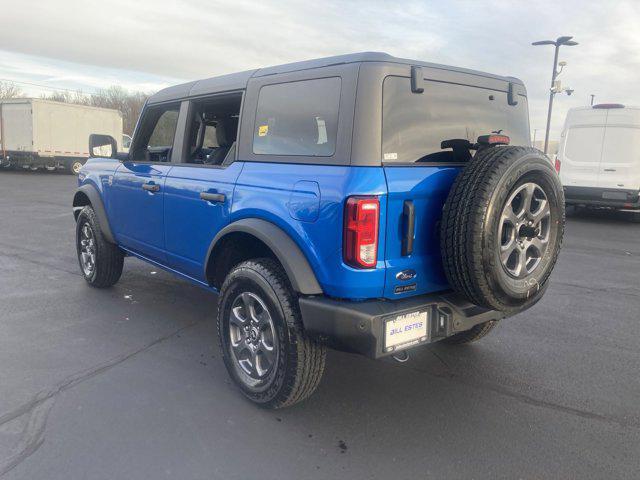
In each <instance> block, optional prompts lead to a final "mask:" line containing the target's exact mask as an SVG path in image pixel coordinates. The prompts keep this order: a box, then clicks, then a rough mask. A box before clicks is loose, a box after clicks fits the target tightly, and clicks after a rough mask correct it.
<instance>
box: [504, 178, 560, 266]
mask: <svg viewBox="0 0 640 480" xmlns="http://www.w3.org/2000/svg"><path fill="white" fill-rule="evenodd" d="M550 227H551V210H550V207H549V199H548V198H547V194H546V193H545V191H544V190H543V188H542V187H541V186H540V185H538V184H537V183H534V182H527V183H524V184H522V185H520V186H519V187H518V188H516V189H515V190H514V191H513V192H512V193H511V195H510V196H509V199H508V200H507V201H506V203H505V205H504V207H503V209H502V214H501V216H500V232H499V233H500V252H499V253H500V262H501V264H502V267H503V268H504V269H505V271H506V272H507V273H508V274H509V275H511V276H512V277H514V278H518V279H521V278H524V277H526V276H528V275H531V274H532V273H533V272H534V271H535V270H536V269H537V268H538V266H539V265H540V262H541V260H542V258H543V257H544V255H545V253H546V251H547V249H548V248H549V234H550V230H551V228H550Z"/></svg>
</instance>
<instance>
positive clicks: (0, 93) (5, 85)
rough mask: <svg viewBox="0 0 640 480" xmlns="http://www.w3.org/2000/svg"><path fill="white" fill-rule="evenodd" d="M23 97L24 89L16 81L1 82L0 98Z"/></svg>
mask: <svg viewBox="0 0 640 480" xmlns="http://www.w3.org/2000/svg"><path fill="white" fill-rule="evenodd" d="M20 97H22V90H21V89H20V87H18V86H17V85H16V84H15V83H12V82H0V100H6V99H8V98H20Z"/></svg>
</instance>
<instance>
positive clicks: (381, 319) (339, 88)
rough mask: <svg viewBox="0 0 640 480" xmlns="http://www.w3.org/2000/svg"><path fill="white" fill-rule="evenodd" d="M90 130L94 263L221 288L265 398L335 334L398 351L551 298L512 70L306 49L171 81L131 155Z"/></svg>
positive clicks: (306, 366) (310, 380) (303, 388)
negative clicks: (252, 66)
mask: <svg viewBox="0 0 640 480" xmlns="http://www.w3.org/2000/svg"><path fill="white" fill-rule="evenodd" d="M89 144H90V151H91V152H94V149H102V150H101V151H102V152H104V151H105V150H104V149H105V148H106V150H107V151H108V150H109V147H110V150H111V156H110V157H108V158H105V157H104V156H103V157H99V156H96V157H94V158H91V159H89V161H88V162H87V163H86V164H85V165H84V167H83V168H82V170H81V172H80V175H79V179H78V183H79V186H78V189H77V191H76V193H75V196H74V198H73V212H74V215H75V218H76V221H77V227H76V245H77V251H78V259H79V263H80V268H81V271H82V274H83V275H84V278H85V279H86V281H87V282H88V283H89V284H90V285H92V286H94V287H98V288H103V287H110V286H111V285H113V284H115V283H116V282H117V281H118V279H119V278H120V275H121V272H122V268H123V261H124V258H125V257H127V256H133V257H137V258H140V259H142V260H145V261H147V262H149V263H152V264H153V265H156V266H158V267H161V268H163V269H165V270H168V271H170V272H172V273H175V274H176V275H178V276H180V277H182V278H184V279H187V280H189V281H191V282H194V283H196V284H197V285H200V286H202V287H204V288H206V289H208V290H210V291H211V292H215V293H217V294H219V303H218V311H217V329H218V337H219V342H220V348H221V351H222V356H223V359H224V363H225V365H226V367H227V369H228V372H229V375H230V376H231V378H232V379H233V380H234V382H235V383H236V384H237V386H238V387H239V389H240V390H241V392H242V393H243V394H244V395H245V396H246V397H248V398H249V399H250V400H252V401H253V402H255V403H257V404H259V405H262V406H264V407H269V408H278V407H284V406H288V405H292V404H295V403H297V402H299V401H301V400H303V399H305V398H307V397H308V396H309V395H311V393H312V392H313V391H314V390H315V389H316V387H317V386H318V383H319V382H320V379H321V376H322V372H323V369H324V363H325V354H326V348H327V347H332V348H337V349H340V350H344V351H349V352H355V353H360V354H363V355H366V356H368V357H370V358H375V359H377V358H381V357H384V356H388V355H393V356H396V358H399V359H401V356H404V355H406V352H405V350H406V349H408V348H413V347H417V346H419V345H423V344H427V343H431V342H437V341H443V342H446V343H449V344H464V343H468V342H472V341H474V340H477V339H479V338H481V337H483V336H484V335H486V334H487V333H488V332H489V331H490V330H491V329H493V328H494V326H495V325H496V324H497V322H498V321H499V320H501V319H503V318H505V317H508V316H510V315H513V314H515V313H517V312H520V311H522V310H524V309H526V308H528V307H530V306H532V305H533V304H534V303H536V302H537V301H538V300H539V299H540V298H541V296H542V295H543V293H544V292H545V290H546V288H547V285H548V280H549V275H550V274H551V271H552V269H553V267H554V265H555V262H556V258H557V256H558V252H559V250H560V245H561V243H562V236H563V229H564V199H563V193H562V188H561V185H560V182H559V180H558V176H557V174H556V172H555V170H554V168H553V166H552V165H551V163H550V161H549V160H548V158H547V157H545V156H544V155H543V154H542V153H540V152H539V151H537V150H535V149H533V148H531V147H530V146H529V120H528V110H527V96H526V90H525V87H524V85H523V83H522V82H521V81H520V80H518V79H516V78H512V77H501V76H497V75H491V74H487V73H481V72H476V71H471V70H466V69H462V68H455V67H447V66H442V65H435V64H430V63H424V62H418V61H413V60H404V59H400V58H395V57H392V56H389V55H387V54H383V53H360V54H352V55H344V56H337V57H331V58H324V59H319V60H312V61H304V62H299V63H293V64H288V65H282V66H276V67H270V68H261V69H258V70H253V71H247V72H241V73H236V74H231V75H224V76H220V77H215V78H210V79H207V80H200V81H195V82H190V83H186V84H183V85H178V86H174V87H170V88H166V89H164V90H162V91H160V92H158V93H156V94H155V95H153V96H151V97H150V98H149V100H148V101H147V103H146V105H145V107H144V109H143V111H142V114H141V117H140V119H139V121H138V124H137V126H136V130H135V133H134V135H133V142H132V144H131V147H130V151H129V152H128V153H126V154H123V153H118V152H117V151H116V145H117V144H116V141H115V140H114V139H113V138H111V137H108V136H104V135H91V137H90V140H89ZM103 154H104V153H103ZM212 313H213V312H212Z"/></svg>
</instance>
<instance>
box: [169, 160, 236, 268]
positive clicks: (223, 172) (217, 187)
mask: <svg viewBox="0 0 640 480" xmlns="http://www.w3.org/2000/svg"><path fill="white" fill-rule="evenodd" d="M243 165H244V164H243V163H242V162H234V163H232V164H231V165H229V166H228V167H226V168H215V167H205V166H193V165H191V166H189V165H176V166H175V167H174V168H173V169H172V170H171V172H170V174H169V175H168V176H167V179H166V183H165V197H164V223H165V225H166V229H165V238H166V249H167V262H168V266H169V267H171V268H173V269H175V270H177V271H179V272H181V273H183V274H185V275H188V276H190V277H192V278H194V279H196V280H200V281H205V275H204V269H205V265H204V262H205V260H206V256H207V252H208V250H209V245H210V244H211V241H212V240H213V238H214V237H215V236H216V234H217V233H218V232H219V231H220V230H221V229H222V228H223V227H224V226H225V225H226V224H227V223H229V210H230V208H231V203H232V200H233V191H234V186H235V182H236V179H237V178H238V176H239V175H240V172H241V171H242V166H243ZM202 193H204V194H205V195H204V196H205V197H207V196H206V194H207V193H209V194H218V195H224V198H216V197H214V196H210V197H208V198H211V199H212V200H208V199H206V198H205V199H203V198H201V194H202Z"/></svg>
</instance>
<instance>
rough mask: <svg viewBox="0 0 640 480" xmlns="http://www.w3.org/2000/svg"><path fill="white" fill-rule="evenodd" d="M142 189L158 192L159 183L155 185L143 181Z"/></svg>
mask: <svg viewBox="0 0 640 480" xmlns="http://www.w3.org/2000/svg"><path fill="white" fill-rule="evenodd" d="M142 189H143V190H146V191H147V192H158V191H159V190H160V185H157V184H155V183H144V184H143V185H142Z"/></svg>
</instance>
